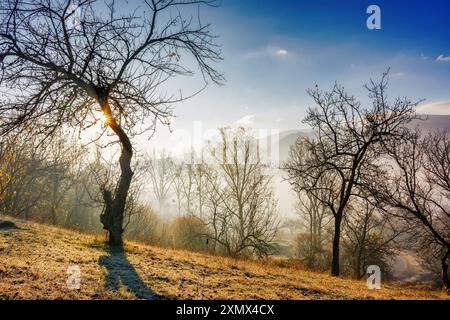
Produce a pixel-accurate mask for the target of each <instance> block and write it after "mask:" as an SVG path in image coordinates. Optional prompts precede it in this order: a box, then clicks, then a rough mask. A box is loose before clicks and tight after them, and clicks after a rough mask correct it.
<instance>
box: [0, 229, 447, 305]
mask: <svg viewBox="0 0 450 320" xmlns="http://www.w3.org/2000/svg"><path fill="white" fill-rule="evenodd" d="M15 222H16V224H17V225H18V226H19V227H20V228H21V229H19V230H1V231H0V299H135V298H137V297H140V296H139V294H138V295H136V292H138V291H137V290H135V289H136V288H137V287H139V286H140V285H142V284H145V286H146V287H147V288H148V289H150V290H151V291H153V293H154V296H155V297H156V298H161V299H446V298H448V297H447V296H446V295H445V294H444V293H442V292H439V291H427V290H417V289H412V288H402V287H400V286H396V285H394V284H383V286H382V289H381V290H368V289H367V287H366V284H365V282H364V281H355V280H349V279H341V278H335V277H331V276H329V275H327V274H322V273H316V272H310V271H305V270H300V269H298V268H294V267H290V266H281V265H277V264H275V263H262V262H252V261H239V260H234V259H229V258H223V257H216V256H210V255H205V254H200V253H192V252H187V251H182V250H171V249H163V248H157V247H151V246H145V245H141V244H137V243H133V242H127V243H126V245H125V248H126V253H125V254H126V258H124V259H121V258H117V257H115V258H112V256H113V255H114V254H110V253H109V252H108V250H107V248H106V247H105V245H104V244H103V242H102V238H101V237H99V236H93V235H86V234H80V233H77V232H74V231H68V230H63V229H60V228H56V227H50V226H44V225H40V224H36V223H30V222H26V223H25V222H23V221H15ZM108 259H109V260H108ZM125 260H126V261H125ZM102 261H108V262H107V264H106V265H105V263H103V262H102ZM124 263H125V264H126V265H127V267H128V268H129V269H130V270H132V271H131V272H129V273H128V274H127V273H126V274H125V275H122V276H123V277H124V278H120V277H119V278H120V281H121V282H120V285H119V287H117V288H113V287H111V286H109V287H108V286H107V285H105V284H108V279H109V278H108V274H109V275H111V274H114V272H116V271H117V270H119V269H120V268H122V266H123V265H124ZM71 264H76V265H78V266H79V267H80V269H81V277H82V282H81V288H80V290H71V289H68V288H67V285H66V280H67V274H66V270H67V267H68V266H69V265H71ZM108 266H109V267H108ZM111 270H116V271H111ZM118 272H119V274H120V270H119V271H118ZM140 281H142V283H141V284H140Z"/></svg>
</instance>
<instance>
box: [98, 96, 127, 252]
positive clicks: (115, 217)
mask: <svg viewBox="0 0 450 320" xmlns="http://www.w3.org/2000/svg"><path fill="white" fill-rule="evenodd" d="M101 109H102V112H103V114H104V115H105V117H106V124H107V125H108V126H109V127H110V128H111V130H113V131H114V133H115V134H116V135H117V136H118V138H119V141H120V144H121V148H122V151H121V154H120V158H119V164H120V178H119V182H118V184H117V187H116V189H115V192H114V197H113V196H112V193H111V191H110V190H103V191H102V192H103V199H104V201H105V210H104V212H103V214H102V215H101V216H100V221H101V223H102V224H103V228H104V229H105V230H107V231H108V237H109V240H108V241H109V244H110V245H112V246H122V244H123V239H122V234H123V231H124V230H123V220H124V213H125V205H126V201H127V195H128V190H129V188H130V184H131V180H132V178H133V171H132V170H131V159H132V157H133V148H132V145H131V141H130V139H129V138H128V136H127V134H126V133H125V131H124V130H123V129H122V127H121V126H120V125H119V124H118V123H117V121H116V119H115V118H114V116H113V115H112V112H111V108H110V106H109V102H108V99H107V98H104V99H102V100H101Z"/></svg>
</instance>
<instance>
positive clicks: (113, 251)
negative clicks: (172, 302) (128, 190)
mask: <svg viewBox="0 0 450 320" xmlns="http://www.w3.org/2000/svg"><path fill="white" fill-rule="evenodd" d="M108 254H109V255H107V256H101V257H100V258H99V264H100V265H101V266H103V267H105V268H106V270H107V272H108V273H107V275H106V277H105V287H106V288H107V289H108V290H112V291H115V292H119V290H120V286H121V284H122V285H123V286H125V287H126V289H127V290H128V291H129V292H131V293H133V294H134V295H135V296H136V298H138V299H146V300H155V299H157V295H156V294H155V293H154V292H153V291H152V290H151V289H150V288H149V287H147V285H146V284H145V283H144V281H142V279H141V277H140V276H139V274H138V273H137V272H136V270H135V269H134V267H133V265H132V264H131V263H130V262H129V261H128V259H127V257H126V255H125V251H124V249H123V248H120V247H117V248H113V247H110V248H108Z"/></svg>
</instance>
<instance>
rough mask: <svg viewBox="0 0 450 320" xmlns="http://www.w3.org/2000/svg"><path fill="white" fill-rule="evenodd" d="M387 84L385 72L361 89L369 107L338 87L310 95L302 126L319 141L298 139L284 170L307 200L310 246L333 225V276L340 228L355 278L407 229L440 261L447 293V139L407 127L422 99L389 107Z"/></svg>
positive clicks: (403, 100)
mask: <svg viewBox="0 0 450 320" xmlns="http://www.w3.org/2000/svg"><path fill="white" fill-rule="evenodd" d="M387 81H388V74H387V73H386V74H384V75H383V77H382V79H381V80H380V81H379V82H374V81H371V83H370V84H369V85H366V86H365V88H366V89H367V91H368V96H369V98H370V100H371V103H370V104H369V107H363V106H362V104H361V103H360V102H359V101H357V100H356V98H355V97H353V96H351V95H348V94H347V93H346V92H345V90H344V88H342V87H341V86H339V85H337V84H336V85H335V86H334V87H333V89H332V90H331V91H330V92H323V91H320V90H319V89H318V88H317V87H316V88H315V89H313V90H309V94H310V96H311V97H312V98H313V99H314V101H315V104H316V107H314V108H311V109H309V110H308V113H307V116H306V118H305V122H306V123H307V124H309V125H310V126H311V127H312V128H313V129H314V131H315V133H316V137H315V138H300V139H299V140H298V141H297V143H296V145H295V146H293V148H292V150H291V153H290V157H289V160H288V161H287V162H286V163H285V169H286V170H287V174H288V179H289V181H290V183H291V184H292V186H293V188H294V190H295V191H296V192H298V193H299V194H300V198H301V199H307V204H308V206H307V210H306V212H308V214H309V220H310V221H311V222H310V225H311V228H312V229H311V233H310V234H311V235H314V237H311V239H312V238H315V239H316V240H314V241H315V246H317V245H320V243H321V235H320V231H317V230H316V229H317V228H319V229H320V227H321V225H322V222H323V220H324V218H325V217H330V218H331V220H332V221H333V224H334V228H333V239H332V262H331V273H332V274H333V275H339V274H340V257H341V255H342V254H341V252H340V250H341V247H342V243H341V239H342V232H343V229H344V230H345V233H346V234H345V243H344V244H343V246H344V248H345V250H346V251H350V252H354V253H355V254H356V258H355V259H354V263H355V267H354V269H355V273H356V276H360V275H361V274H362V272H363V270H364V268H363V267H364V265H366V264H367V263H368V262H370V259H373V258H374V257H375V256H376V255H380V254H381V260H383V259H382V257H383V256H387V255H388V254H389V251H390V250H391V249H390V247H391V246H390V245H389V244H392V242H393V241H394V240H395V239H396V238H398V237H399V236H400V235H402V234H403V233H405V232H407V233H408V234H409V235H411V234H412V233H413V234H414V236H412V237H410V239H415V240H416V242H417V243H418V244H419V245H420V246H421V247H423V248H426V250H432V251H433V252H435V253H436V254H437V256H439V259H440V260H441V266H442V281H443V283H444V285H445V287H446V288H447V289H448V288H449V277H448V258H449V250H448V242H449V237H450V233H449V230H450V229H449V222H450V219H449V217H450V216H449V207H448V206H449V199H450V194H449V189H448V186H449V184H448V182H449V181H450V179H449V178H450V175H449V174H450V170H449V168H450V167H449V158H450V153H449V151H450V147H449V145H450V144H449V140H448V135H447V134H446V133H436V134H434V135H429V136H426V137H424V136H423V135H421V134H420V132H419V131H414V130H412V129H409V127H408V124H409V123H410V121H411V120H413V119H415V118H416V116H415V114H414V108H415V106H416V105H417V104H418V103H419V102H412V101H410V100H409V99H408V98H398V99H396V100H394V101H393V102H390V101H389V100H388V99H387V95H386V89H387ZM302 201H303V200H302ZM313 247H314V246H313ZM378 260H380V259H378Z"/></svg>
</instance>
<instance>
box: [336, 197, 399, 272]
mask: <svg viewBox="0 0 450 320" xmlns="http://www.w3.org/2000/svg"><path fill="white" fill-rule="evenodd" d="M349 211H350V213H349V214H348V215H346V217H345V219H344V228H343V247H344V258H345V260H347V261H346V263H347V265H348V266H349V269H350V273H352V274H353V276H354V277H355V278H356V279H361V278H362V277H363V276H364V275H365V274H366V270H367V267H368V266H369V265H371V264H375V265H378V266H379V267H380V268H381V270H382V271H383V272H384V274H385V275H386V276H387V275H389V265H390V263H391V262H392V258H393V256H394V255H395V254H396V248H397V246H398V243H396V240H397V239H398V238H399V237H400V236H401V235H403V234H404V233H405V231H406V230H405V229H404V228H403V226H402V225H401V224H399V223H398V221H396V220H395V219H392V218H391V217H389V216H387V215H384V214H382V212H380V211H379V210H378V208H377V207H376V206H374V205H372V204H371V203H370V202H369V201H366V200H364V199H356V200H354V201H353V202H352V203H351V204H350V205H349Z"/></svg>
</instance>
